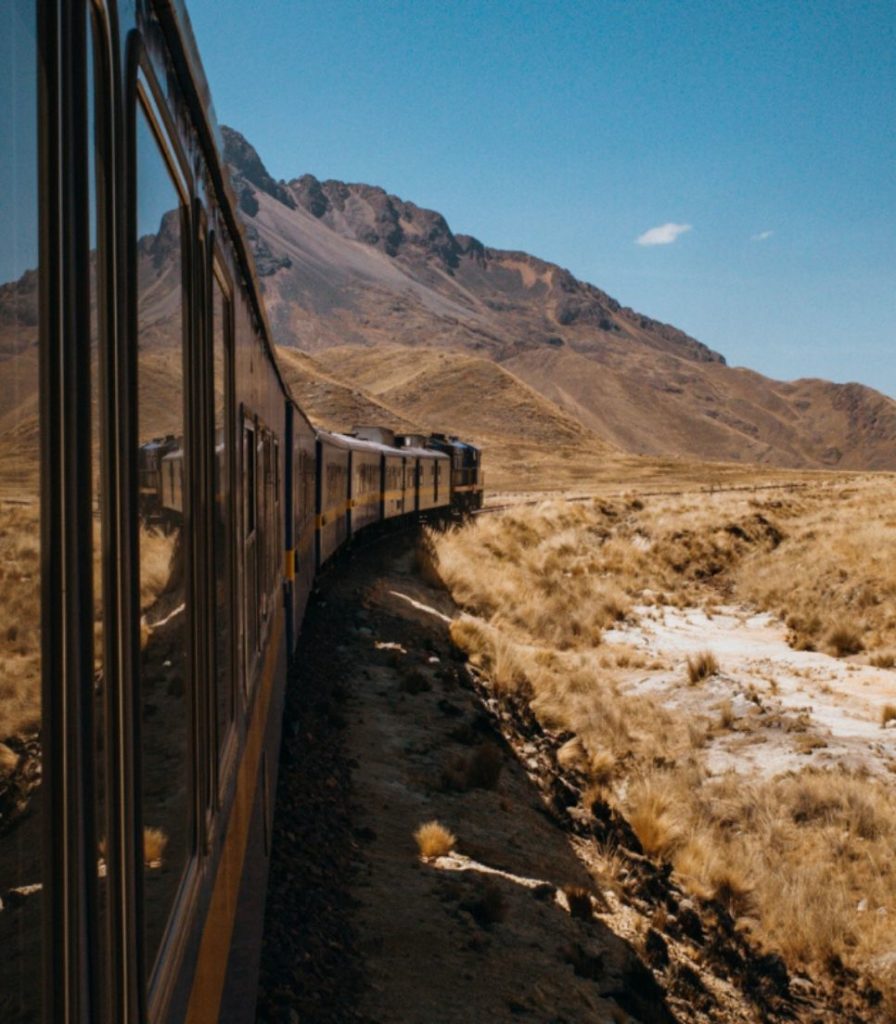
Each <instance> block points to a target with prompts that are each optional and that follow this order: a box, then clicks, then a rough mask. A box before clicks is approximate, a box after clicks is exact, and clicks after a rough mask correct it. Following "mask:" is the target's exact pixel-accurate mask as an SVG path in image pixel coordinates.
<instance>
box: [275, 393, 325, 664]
mask: <svg viewBox="0 0 896 1024" xmlns="http://www.w3.org/2000/svg"><path fill="white" fill-rule="evenodd" d="M284 408H285V427H284V434H285V437H286V459H285V464H286V481H285V483H286V487H285V491H286V505H285V509H284V514H285V523H284V526H285V529H284V540H285V544H286V560H285V565H284V583H283V586H284V599H285V603H286V625H287V648H288V650H289V651H294V650H295V646H296V642H297V640H298V636H299V631H300V629H301V624H302V616H303V614H304V611H305V605H306V604H307V602H308V595H309V594H310V593H311V587H312V584H313V582H314V573H315V571H316V568H317V566H316V536H317V532H316V529H315V525H316V516H317V503H316V497H317V435H316V434H315V431H314V428H313V427H312V426H311V424H310V423H309V421H308V419H307V417H306V416H305V415H304V413H303V412H302V410H301V409H299V407H298V406H297V405H295V403H294V402H292V401H287V402H286V403H285V406H284Z"/></svg>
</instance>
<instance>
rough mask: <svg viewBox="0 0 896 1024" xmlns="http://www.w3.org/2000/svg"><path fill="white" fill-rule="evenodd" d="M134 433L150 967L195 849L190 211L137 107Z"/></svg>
mask: <svg viewBox="0 0 896 1024" xmlns="http://www.w3.org/2000/svg"><path fill="white" fill-rule="evenodd" d="M136 141H137V154H136V156H137V193H136V202H137V209H136V214H137V224H136V227H137V237H136V239H135V241H136V260H137V267H136V271H137V441H138V444H139V445H140V446H141V448H143V446H146V445H150V444H152V443H153V442H154V441H156V440H157V439H163V440H162V441H161V442H160V446H159V448H158V449H157V455H158V457H159V459H160V462H159V464H158V465H159V469H160V472H159V477H160V483H161V485H162V486H161V494H162V498H161V502H160V503H159V504H155V503H153V504H149V503H146V504H144V505H143V507H142V509H141V516H140V522H139V526H138V529H139V557H140V570H139V600H140V615H141V619H140V647H141V651H140V681H139V685H140V690H139V707H140V715H141V720H140V735H141V743H140V746H141V750H140V754H141V759H140V779H141V787H142V813H143V844H144V853H143V859H144V870H143V901H144V952H145V957H146V969H147V972H148V973H149V972H151V970H152V967H153V965H154V962H155V959H156V954H157V951H158V949H159V944H160V942H161V938H162V934H163V932H164V929H165V925H166V922H167V920H168V917H169V915H170V912H171V909H172V906H173V904H174V901H175V896H176V892H177V888H178V883H179V882H180V879H181V877H182V874H183V871H184V867H185V864H186V863H187V861H188V859H189V855H190V850H191V845H192V843H191V839H192V836H191V831H190V826H191V815H190V763H191V762H190V744H189V738H190V718H191V716H190V705H191V701H190V688H189V679H190V674H189V667H188V629H187V623H188V621H189V609H188V608H187V601H188V593H189V590H188V580H187V569H186V566H187V564H188V556H187V552H186V551H185V529H184V513H185V511H186V509H187V502H186V494H185V493H184V486H185V484H186V483H187V481H188V480H189V472H188V471H187V468H186V465H185V463H186V461H187V449H186V446H185V443H184V326H185V310H184V305H185V295H184V286H183V274H184V266H183V263H184V261H183V240H184V234H185V233H184V218H185V207H184V202H183V197H182V195H181V194H180V192H179V190H178V189H177V187H176V186H175V183H174V178H173V176H172V172H171V169H170V167H169V165H168V163H167V161H166V159H165V157H164V155H163V153H164V150H163V147H162V144H161V137H160V135H159V134H158V133H157V130H156V128H155V127H154V125H153V122H152V120H151V116H150V114H149V113H148V111H147V110H146V109H144V107H143V105H142V104H139V105H138V108H137V121H136Z"/></svg>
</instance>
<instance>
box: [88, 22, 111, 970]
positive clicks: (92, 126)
mask: <svg viewBox="0 0 896 1024" xmlns="http://www.w3.org/2000/svg"><path fill="white" fill-rule="evenodd" d="M86 17H87V47H88V58H87V69H88V73H87V88H88V98H87V119H88V124H87V141H88V145H87V159H88V183H89V189H88V201H89V211H90V265H89V276H90V398H91V401H90V405H91V410H90V412H91V421H90V422H91V475H90V480H91V492H92V500H91V506H92V513H93V616H94V627H93V635H94V647H93V675H94V752H95V756H94V762H93V763H94V784H95V790H94V792H95V797H96V804H95V813H96V837H95V838H96V846H97V848H96V857H97V919H98V920H99V922H100V927H99V929H98V931H97V940H98V942H99V943H100V945H101V947H102V946H103V944H104V942H105V929H104V928H103V926H102V923H103V921H104V919H105V913H106V907H107V899H108V890H107V883H106V878H107V871H106V867H107V856H108V850H107V842H106V837H107V835H108V832H107V825H106V778H105V772H104V770H103V766H104V763H105V756H106V753H105V748H106V728H105V715H104V709H105V696H106V681H105V673H104V669H103V633H104V619H103V529H102V526H103V524H102V506H101V489H100V488H101V482H102V470H101V465H100V459H101V447H100V445H101V436H102V435H101V410H100V344H99V341H100V317H99V313H100V310H99V294H100V285H101V277H102V273H101V270H102V268H101V267H100V263H99V261H100V258H101V255H102V249H101V244H100V237H101V234H100V233H101V230H102V228H101V226H100V223H99V211H100V209H101V206H100V201H101V200H100V188H101V175H102V166H101V161H99V160H98V156H99V152H100V144H101V140H100V139H99V137H98V135H97V125H98V123H100V122H99V120H98V115H99V109H98V107H97V98H98V95H99V96H101V95H102V79H101V78H100V70H99V65H98V64H96V63H95V62H94V58H95V55H96V52H97V51H96V40H97V39H99V38H100V36H99V34H98V33H95V31H94V29H95V24H94V15H93V10H92V7H91V6H90V5H88V8H87V12H86ZM101 959H102V948H101V950H100V960H101Z"/></svg>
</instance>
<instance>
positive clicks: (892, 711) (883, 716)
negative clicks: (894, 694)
mask: <svg viewBox="0 0 896 1024" xmlns="http://www.w3.org/2000/svg"><path fill="white" fill-rule="evenodd" d="M894 719H896V704H884V706H883V708H882V710H881V713H880V724H881V726H886V725H887V723H888V722H892V721H893V720H894Z"/></svg>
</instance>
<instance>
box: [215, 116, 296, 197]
mask: <svg viewBox="0 0 896 1024" xmlns="http://www.w3.org/2000/svg"><path fill="white" fill-rule="evenodd" d="M221 136H222V138H223V140H224V159H225V161H226V162H227V163H228V164H230V167H231V169H232V170H233V171H234V178H233V186H234V189H235V190H236V193H237V198H238V199H239V202H240V207H241V208H242V209H243V211H244V212H245V213H247V214H248V215H249V216H250V217H254V216H255V214H256V213H257V212H258V202H257V200H256V199H255V192H254V190H253V188H252V186H253V185H254V186H255V188H257V189H260V190H261V191H262V192H266V193H267V194H268V195H269V196H273V197H274V198H275V199H279V200H280V202H281V203H284V204H285V205H286V206H288V207H289V208H290V209H291V210H294V209H295V207H296V203H295V200H294V199H293V197H292V193H291V192H290V191H289V189H288V188H287V187H286V186H285V185H284V184H283V182H278V181H275V180H274V179H273V178H272V177H271V176H270V174H268V170H267V168H266V167H265V165H264V164H263V163H262V160H261V157H260V156H259V155H258V152H257V151H256V150H255V148H254V147H253V146H252V145H251V144H250V143H249V142H248V141H247V140H246V139H245V137H244V136H242V135H240V133H239V132H238V131H235V130H234V129H233V128H228V127H227V125H223V124H222V125H221Z"/></svg>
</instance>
